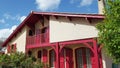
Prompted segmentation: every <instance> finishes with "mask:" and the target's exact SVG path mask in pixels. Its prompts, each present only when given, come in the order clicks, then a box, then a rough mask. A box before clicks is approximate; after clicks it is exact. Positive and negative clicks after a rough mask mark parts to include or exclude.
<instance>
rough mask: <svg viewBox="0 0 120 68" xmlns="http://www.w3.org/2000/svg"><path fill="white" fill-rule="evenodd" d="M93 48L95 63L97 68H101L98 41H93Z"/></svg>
mask: <svg viewBox="0 0 120 68" xmlns="http://www.w3.org/2000/svg"><path fill="white" fill-rule="evenodd" d="M93 48H94V61H95V66H94V67H95V68H100V66H99V58H98V47H97V41H96V40H94V39H93Z"/></svg>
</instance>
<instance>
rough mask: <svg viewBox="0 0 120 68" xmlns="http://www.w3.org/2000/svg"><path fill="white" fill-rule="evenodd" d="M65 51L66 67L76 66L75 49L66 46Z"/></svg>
mask: <svg viewBox="0 0 120 68" xmlns="http://www.w3.org/2000/svg"><path fill="white" fill-rule="evenodd" d="M65 53H66V56H65V57H66V60H65V61H66V68H74V67H73V50H72V49H69V48H66V49H65Z"/></svg>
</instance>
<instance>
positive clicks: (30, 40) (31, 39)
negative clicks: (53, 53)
mask: <svg viewBox="0 0 120 68" xmlns="http://www.w3.org/2000/svg"><path fill="white" fill-rule="evenodd" d="M44 43H49V37H48V33H42V34H38V35H34V36H27V38H26V44H27V45H36V44H44Z"/></svg>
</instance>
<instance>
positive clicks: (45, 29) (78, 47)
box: [2, 0, 112, 68]
mask: <svg viewBox="0 0 120 68" xmlns="http://www.w3.org/2000/svg"><path fill="white" fill-rule="evenodd" d="M99 1H100V3H101V1H102V0H99ZM100 10H101V9H100ZM103 19H104V16H103V15H102V14H72V13H56V12H34V11H32V12H31V13H30V14H29V15H28V16H27V18H26V19H25V20H24V21H23V22H22V23H21V24H20V25H19V26H18V27H17V28H16V29H15V30H14V32H13V33H12V34H11V35H10V36H9V37H8V38H7V40H6V41H5V42H4V43H3V45H2V46H3V47H7V49H6V50H5V53H6V54H10V53H12V52H15V51H19V52H23V53H26V54H27V55H29V56H34V57H35V58H37V59H40V60H41V61H42V62H43V63H44V64H47V65H49V66H50V68H112V61H111V59H109V58H108V57H106V55H105V54H104V50H101V48H102V47H101V46H100V45H99V44H98V43H97V37H98V30H97V29H96V28H95V25H96V24H97V23H98V22H101V21H102V20H103Z"/></svg>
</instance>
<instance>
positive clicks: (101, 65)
mask: <svg viewBox="0 0 120 68" xmlns="http://www.w3.org/2000/svg"><path fill="white" fill-rule="evenodd" d="M99 65H100V68H103V63H102V55H101V52H100V53H99Z"/></svg>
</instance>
